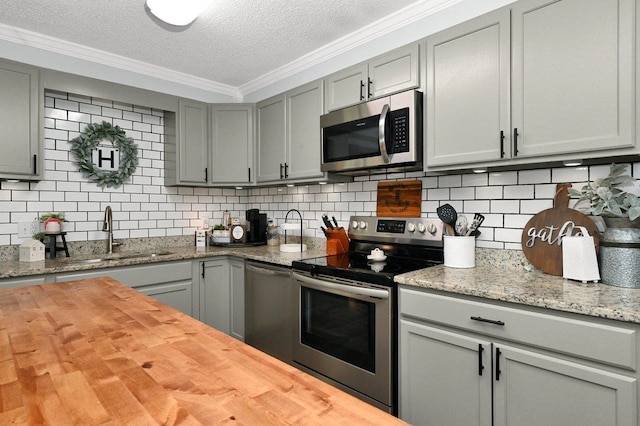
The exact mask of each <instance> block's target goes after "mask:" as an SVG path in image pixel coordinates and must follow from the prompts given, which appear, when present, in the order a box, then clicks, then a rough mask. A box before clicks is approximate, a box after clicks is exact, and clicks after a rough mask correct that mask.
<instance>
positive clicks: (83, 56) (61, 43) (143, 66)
mask: <svg viewBox="0 0 640 426" xmlns="http://www.w3.org/2000/svg"><path fill="white" fill-rule="evenodd" d="M0 40H5V41H8V42H11V43H15V44H19V45H23V46H27V47H32V48H36V49H41V50H45V51H48V52H53V53H56V54H60V55H64V56H69V57H72V58H76V59H80V60H84V61H88V62H91V63H96V64H100V65H105V66H109V67H113V68H116V69H120V70H124V71H129V72H132V73H135V74H139V75H143V76H146V77H151V78H157V79H160V80H165V81H170V82H173V83H177V84H181V85H184V86H188V87H193V88H196V89H202V90H207V91H211V92H215V93H219V94H222V95H226V96H230V97H233V98H235V99H240V94H239V91H238V88H237V87H233V86H229V85H226V84H221V83H217V82H215V81H211V80H207V79H204V78H200V77H195V76H193V75H190V74H186V73H181V72H178V71H174V70H170V69H168V68H163V67H159V66H157V65H152V64H149V63H146V62H142V61H138V60H136V59H131V58H127V57H124V56H120V55H114V54H113V53H108V52H105V51H102V50H98V49H94V48H91V47H87V46H83V45H81V44H78V43H73V42H69V41H66V40H61V39H58V38H55V37H49V36H45V35H43V34H39V33H35V32H32V31H27V30H24V29H21V28H16V27H12V26H7V25H3V24H0ZM63 71H67V72H72V71H71V70H63Z"/></svg>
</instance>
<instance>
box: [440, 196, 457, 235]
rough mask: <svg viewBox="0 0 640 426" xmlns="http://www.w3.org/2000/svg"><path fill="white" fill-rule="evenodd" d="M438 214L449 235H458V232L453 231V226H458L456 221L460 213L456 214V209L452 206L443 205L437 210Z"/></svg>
mask: <svg viewBox="0 0 640 426" xmlns="http://www.w3.org/2000/svg"><path fill="white" fill-rule="evenodd" d="M436 213H437V214H438V217H439V218H440V220H441V221H442V223H444V227H445V229H446V230H447V235H452V236H453V235H456V231H455V230H454V229H453V226H454V225H455V224H456V220H457V219H458V212H456V209H454V208H453V206H452V205H451V204H443V205H441V206H440V207H438V208H437V209H436Z"/></svg>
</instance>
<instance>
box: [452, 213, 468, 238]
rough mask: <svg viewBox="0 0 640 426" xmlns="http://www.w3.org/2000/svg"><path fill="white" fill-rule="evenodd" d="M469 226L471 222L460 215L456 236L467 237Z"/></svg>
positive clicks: (457, 221) (457, 220)
mask: <svg viewBox="0 0 640 426" xmlns="http://www.w3.org/2000/svg"><path fill="white" fill-rule="evenodd" d="M468 226H469V221H468V220H467V217H466V216H465V215H463V214H461V215H458V219H456V226H455V232H456V235H465V234H466V233H467V229H468Z"/></svg>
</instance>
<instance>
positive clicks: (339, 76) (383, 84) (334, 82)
mask: <svg viewBox="0 0 640 426" xmlns="http://www.w3.org/2000/svg"><path fill="white" fill-rule="evenodd" d="M419 51H420V46H419V45H418V44H417V43H416V44H410V45H407V46H403V47H401V48H399V49H395V50H392V51H391V52H388V53H385V54H383V55H380V56H377V57H375V58H373V59H371V60H370V61H368V62H364V63H361V64H358V65H354V66H352V67H349V68H346V69H344V70H341V71H338V72H336V73H334V74H331V75H330V76H328V77H327V78H325V100H326V101H325V102H326V105H325V111H333V110H336V109H340V108H344V107H346V106H349V105H354V104H357V103H359V102H362V101H365V100H369V99H372V98H376V97H379V96H385V95H388V94H390V93H396V92H401V91H403V90H407V89H413V88H415V87H418V86H419V85H420V78H419V73H418V72H419Z"/></svg>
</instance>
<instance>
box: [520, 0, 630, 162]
mask: <svg viewBox="0 0 640 426" xmlns="http://www.w3.org/2000/svg"><path fill="white" fill-rule="evenodd" d="M512 13H513V15H512V16H513V31H512V34H513V36H512V43H513V58H512V60H513V69H512V83H513V96H512V102H513V107H512V113H513V129H512V135H513V132H517V134H518V137H517V141H514V146H515V148H514V156H517V157H527V156H538V155H544V154H562V153H570V152H584V151H596V150H604V149H610V148H622V147H632V146H633V145H634V138H633V132H634V126H635V123H634V120H635V117H634V104H633V102H634V97H633V96H634V95H633V94H634V84H633V79H634V73H633V69H634V67H633V64H632V61H633V46H634V45H633V36H634V34H635V25H634V18H635V1H634V0H591V1H584V0H560V1H558V0H554V1H551V0H524V1H520V2H516V3H514V4H513V8H512Z"/></svg>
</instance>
